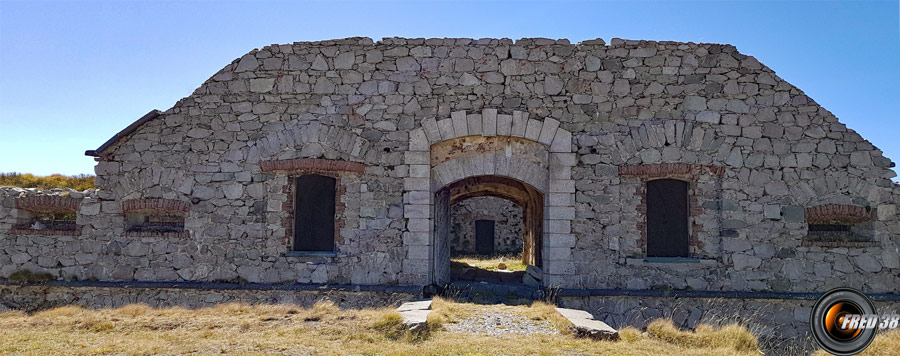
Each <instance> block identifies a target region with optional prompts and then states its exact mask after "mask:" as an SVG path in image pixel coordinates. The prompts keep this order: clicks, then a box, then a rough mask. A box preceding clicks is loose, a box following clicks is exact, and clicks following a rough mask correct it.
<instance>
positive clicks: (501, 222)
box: [450, 197, 523, 254]
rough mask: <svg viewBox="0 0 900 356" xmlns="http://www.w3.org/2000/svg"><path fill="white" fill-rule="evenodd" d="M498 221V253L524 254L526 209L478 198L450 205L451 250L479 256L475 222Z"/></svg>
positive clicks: (491, 199) (495, 231)
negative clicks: (524, 213) (523, 222)
mask: <svg viewBox="0 0 900 356" xmlns="http://www.w3.org/2000/svg"><path fill="white" fill-rule="evenodd" d="M476 220H491V221H493V222H494V251H495V252H496V253H522V241H523V240H522V233H523V232H522V207H520V206H518V205H516V204H515V203H513V202H511V201H509V200H505V199H502V198H496V197H475V198H470V199H466V200H463V201H461V202H458V203H456V204H453V205H451V206H450V221H451V226H452V228H451V231H450V235H451V240H450V251H452V252H457V253H464V254H475V253H477V251H476V249H475V221H476Z"/></svg>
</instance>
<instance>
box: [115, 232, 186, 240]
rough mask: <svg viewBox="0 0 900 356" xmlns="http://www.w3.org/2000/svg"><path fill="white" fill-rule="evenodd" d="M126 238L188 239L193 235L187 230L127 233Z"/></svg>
mask: <svg viewBox="0 0 900 356" xmlns="http://www.w3.org/2000/svg"><path fill="white" fill-rule="evenodd" d="M125 237H163V238H185V239H187V238H190V237H191V233H190V232H189V231H187V230H185V231H179V232H153V231H142V232H139V231H126V232H125Z"/></svg>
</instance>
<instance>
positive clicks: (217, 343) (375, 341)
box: [0, 299, 900, 356]
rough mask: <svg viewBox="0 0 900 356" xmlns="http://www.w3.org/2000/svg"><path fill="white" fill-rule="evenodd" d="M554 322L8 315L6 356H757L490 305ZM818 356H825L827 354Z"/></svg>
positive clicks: (136, 308)
mask: <svg viewBox="0 0 900 356" xmlns="http://www.w3.org/2000/svg"><path fill="white" fill-rule="evenodd" d="M490 307H491V308H500V309H502V310H504V311H508V312H511V313H515V314H518V315H522V316H524V317H527V318H530V319H534V320H547V321H548V322H549V323H550V325H552V326H553V327H555V328H558V329H560V330H561V331H562V333H561V334H560V335H528V336H523V335H504V336H500V337H490V336H480V335H469V334H458V333H452V332H449V331H445V330H442V328H441V326H442V325H447V323H454V322H457V321H459V320H462V319H464V318H466V317H468V316H470V315H473V314H474V313H476V312H477V311H478V310H479V309H481V308H485V306H481V305H475V304H465V303H455V302H450V301H447V300H443V299H436V300H435V302H434V305H433V309H434V312H433V313H432V314H431V316H429V319H428V323H429V330H427V331H426V332H424V333H422V334H416V335H410V334H409V333H407V332H406V330H405V329H404V328H403V325H402V318H400V316H399V314H397V313H396V312H395V311H394V310H393V309H366V310H341V309H339V308H337V307H335V306H334V304H331V303H329V302H323V303H319V304H316V305H315V306H314V307H312V308H299V307H295V306H289V305H260V306H248V305H242V304H223V305H219V306H216V307H212V308H201V309H194V310H189V309H183V308H161V309H154V308H149V307H147V306H144V305H130V306H125V307H122V308H118V309H102V310H89V309H84V308H80V307H72V306H67V307H60V308H56V309H51V310H47V311H43V312H38V313H35V314H32V315H27V314H25V313H22V312H18V311H12V312H5V313H0V355H24V354H54V355H101V354H116V355H146V354H168V355H174V354H233V355H262V354H266V355H271V354H301V355H303V354H316V355H346V354H353V355H459V354H463V355H515V356H521V355H561V354H564V355H596V354H603V355H740V356H751V355H752V356H759V355H760V352H759V351H758V345H757V341H756V337H755V336H754V335H753V334H751V333H750V332H748V331H747V329H746V328H744V327H742V326H739V325H728V326H724V327H721V328H715V327H710V326H701V327H698V329H697V330H696V331H695V332H694V331H683V330H679V329H678V328H676V327H675V326H674V325H673V324H672V322H671V321H668V320H657V321H655V322H653V323H652V324H651V325H650V326H649V327H648V328H647V331H646V332H641V331H639V330H637V329H634V328H625V329H623V330H620V335H621V340H620V341H615V342H611V341H602V342H598V341H591V340H587V339H579V338H575V337H573V336H572V335H571V333H569V332H567V331H568V326H569V324H568V321H566V320H565V319H563V318H561V317H560V316H559V315H558V314H556V313H555V311H554V309H553V306H552V305H549V304H544V303H534V304H532V305H530V306H490ZM898 345H900V331H894V332H889V333H886V334H882V335H879V337H878V339H876V341H875V343H873V345H872V346H871V347H870V348H869V350H867V351H866V352H865V353H864V355H888V354H893V350H897V349H898ZM816 355H825V354H824V353H819V354H816Z"/></svg>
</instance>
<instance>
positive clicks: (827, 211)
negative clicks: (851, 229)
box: [806, 204, 875, 224]
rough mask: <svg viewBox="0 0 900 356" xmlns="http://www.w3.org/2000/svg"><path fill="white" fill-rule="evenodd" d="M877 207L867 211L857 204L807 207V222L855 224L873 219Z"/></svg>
mask: <svg viewBox="0 0 900 356" xmlns="http://www.w3.org/2000/svg"><path fill="white" fill-rule="evenodd" d="M874 217H875V209H869V210H868V211H866V208H865V207H861V206H856V205H837V204H829V205H819V206H814V207H811V208H806V222H807V223H810V224H827V223H843V224H855V223H860V222H864V221H870V220H873V219H874Z"/></svg>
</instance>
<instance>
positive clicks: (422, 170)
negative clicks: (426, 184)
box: [409, 164, 431, 178]
mask: <svg viewBox="0 0 900 356" xmlns="http://www.w3.org/2000/svg"><path fill="white" fill-rule="evenodd" d="M430 175H431V165H428V164H411V165H409V176H410V177H412V178H427V177H429V176H430Z"/></svg>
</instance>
